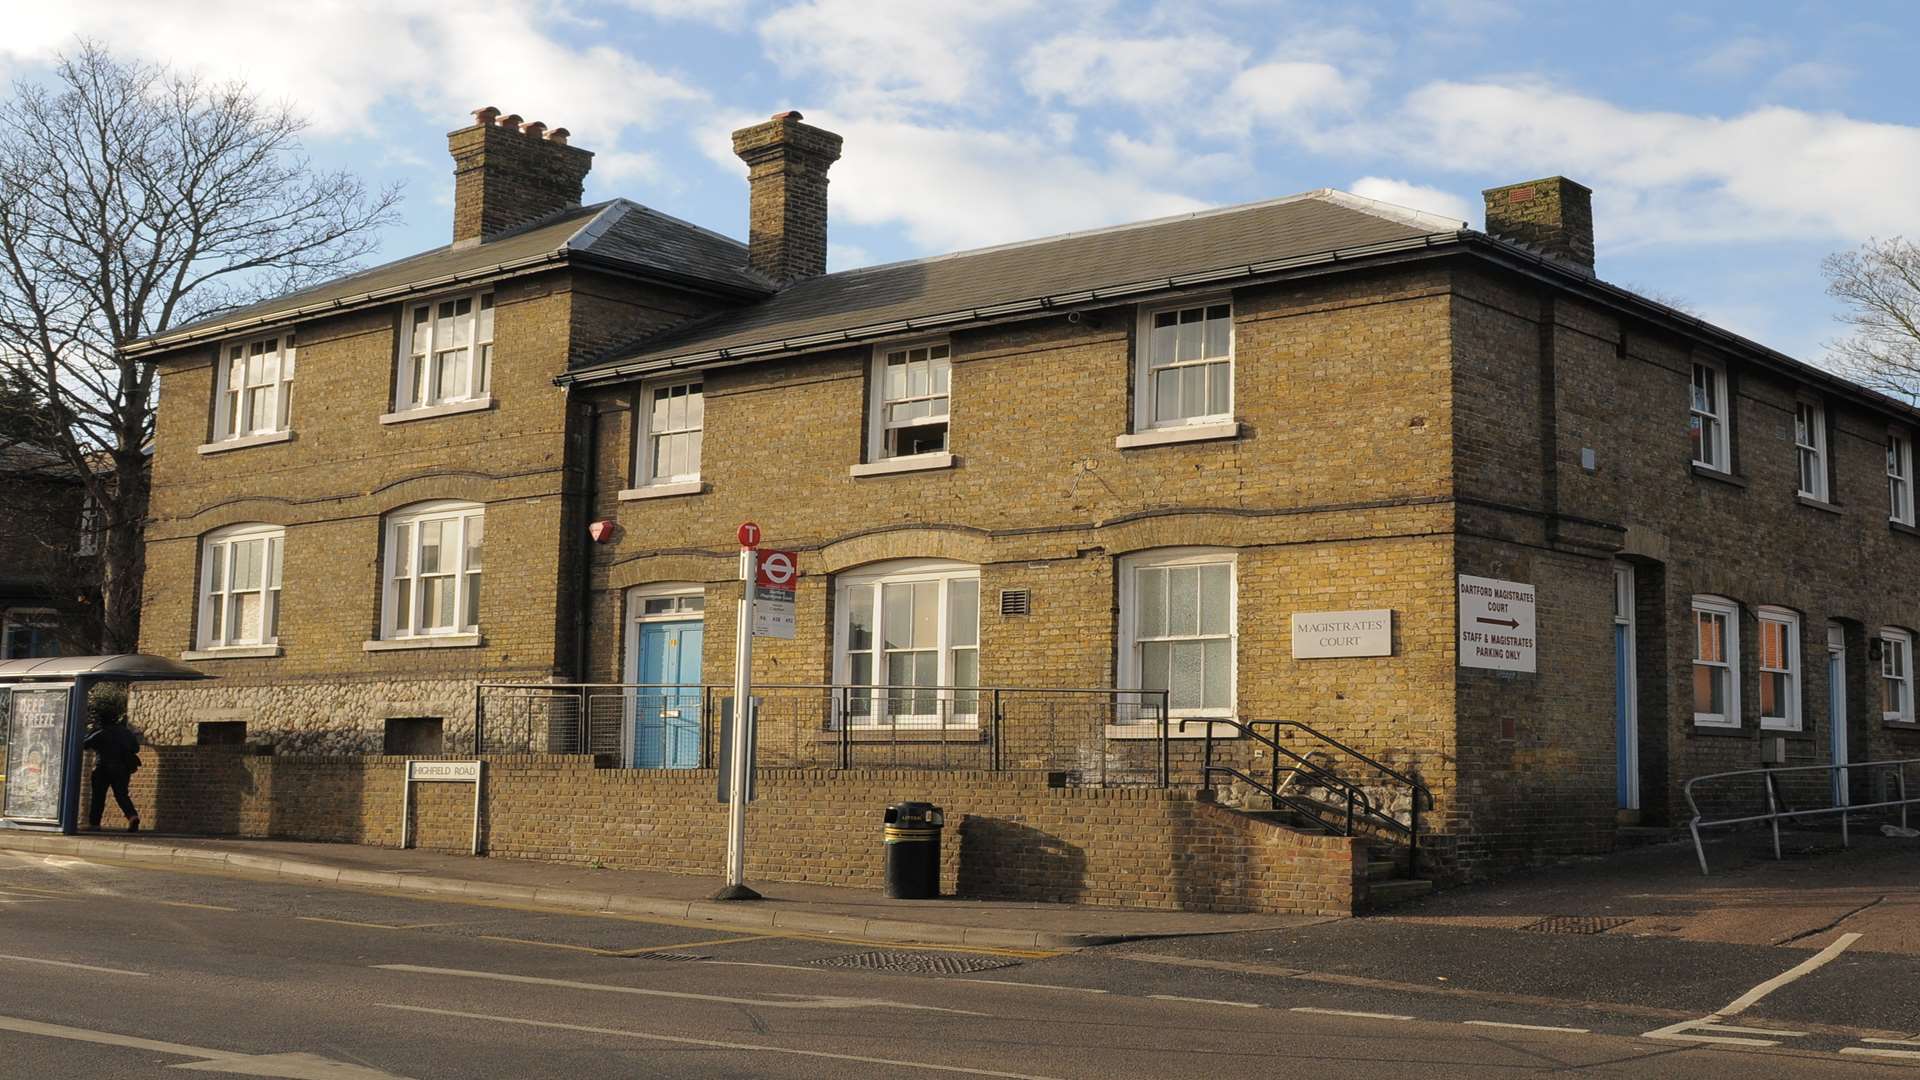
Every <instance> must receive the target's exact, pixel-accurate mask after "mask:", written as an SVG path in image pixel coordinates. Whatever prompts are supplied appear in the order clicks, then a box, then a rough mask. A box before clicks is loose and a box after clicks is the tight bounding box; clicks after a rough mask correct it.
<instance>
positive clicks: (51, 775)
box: [6, 687, 73, 821]
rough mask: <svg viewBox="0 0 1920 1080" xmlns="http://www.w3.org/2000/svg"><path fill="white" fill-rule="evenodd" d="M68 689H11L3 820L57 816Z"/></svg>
mask: <svg viewBox="0 0 1920 1080" xmlns="http://www.w3.org/2000/svg"><path fill="white" fill-rule="evenodd" d="M72 692H73V691H72V690H71V689H70V688H68V687H61V688H60V689H58V690H39V689H35V690H28V689H24V688H18V689H15V690H14V691H13V702H12V708H11V710H9V711H10V712H11V714H12V715H11V716H9V717H8V725H7V727H8V732H7V759H8V760H7V794H6V800H7V801H6V816H7V817H10V818H18V819H20V820H23V821H57V820H59V818H60V778H61V776H62V775H64V773H65V766H66V752H67V740H66V733H67V699H68V695H69V694H71V693H72Z"/></svg>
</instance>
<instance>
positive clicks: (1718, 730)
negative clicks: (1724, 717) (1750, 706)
mask: <svg viewBox="0 0 1920 1080" xmlns="http://www.w3.org/2000/svg"><path fill="white" fill-rule="evenodd" d="M1687 734H1689V735H1706V736H1710V737H1713V738H1720V739H1748V740H1751V739H1752V738H1753V732H1751V731H1749V730H1747V728H1746V726H1745V725H1732V726H1728V725H1723V724H1703V723H1701V722H1700V721H1698V720H1695V721H1694V722H1693V726H1692V727H1691V728H1690V729H1689V730H1688V732H1687Z"/></svg>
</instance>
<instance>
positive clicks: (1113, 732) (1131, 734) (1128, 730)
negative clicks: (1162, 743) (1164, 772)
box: [1105, 717, 1240, 740]
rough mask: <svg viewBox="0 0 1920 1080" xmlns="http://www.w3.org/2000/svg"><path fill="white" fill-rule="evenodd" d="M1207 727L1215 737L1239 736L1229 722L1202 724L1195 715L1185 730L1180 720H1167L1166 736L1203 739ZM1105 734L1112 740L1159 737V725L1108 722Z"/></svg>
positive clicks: (1230, 737) (1237, 730) (1229, 737)
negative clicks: (1182, 728) (1181, 728)
mask: <svg viewBox="0 0 1920 1080" xmlns="http://www.w3.org/2000/svg"><path fill="white" fill-rule="evenodd" d="M1208 728H1212V729H1213V737H1214V738H1216V739H1237V738H1239V737H1240V729H1239V728H1237V727H1234V726H1233V725H1231V724H1224V723H1211V724H1202V723H1201V722H1200V718H1199V717H1195V718H1194V719H1193V721H1192V722H1191V723H1189V724H1188V725H1187V729H1186V730H1185V731H1182V730H1180V721H1178V720H1169V721H1168V722H1167V738H1169V739H1204V738H1206V737H1207V729H1208ZM1105 734H1106V737H1107V738H1109V739H1114V740H1126V739H1158V738H1159V737H1160V725H1159V724H1158V723H1155V722H1151V721H1149V722H1145V723H1137V724H1108V725H1106V731H1105Z"/></svg>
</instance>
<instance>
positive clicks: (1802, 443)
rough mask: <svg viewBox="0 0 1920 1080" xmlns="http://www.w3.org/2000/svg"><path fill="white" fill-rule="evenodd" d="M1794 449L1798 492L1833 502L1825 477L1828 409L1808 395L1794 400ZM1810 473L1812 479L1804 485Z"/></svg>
mask: <svg viewBox="0 0 1920 1080" xmlns="http://www.w3.org/2000/svg"><path fill="white" fill-rule="evenodd" d="M1809 440H1810V441H1809ZM1793 452H1794V453H1793V456H1794V467H1795V469H1796V470H1797V471H1798V473H1799V479H1798V481H1797V483H1798V485H1799V486H1798V489H1797V494H1799V496H1800V497H1801V498H1803V499H1812V500H1814V501H1815V502H1830V501H1832V496H1831V488H1832V483H1831V481H1830V480H1829V479H1828V476H1827V409H1826V406H1825V405H1823V404H1821V403H1820V402H1818V401H1814V400H1813V399H1811V398H1801V399H1799V400H1798V401H1795V402H1794V403H1793ZM1809 461H1811V465H1809ZM1809 476H1811V477H1812V479H1813V485H1812V486H1811V487H1809V486H1808V485H1807V479H1808V477H1809Z"/></svg>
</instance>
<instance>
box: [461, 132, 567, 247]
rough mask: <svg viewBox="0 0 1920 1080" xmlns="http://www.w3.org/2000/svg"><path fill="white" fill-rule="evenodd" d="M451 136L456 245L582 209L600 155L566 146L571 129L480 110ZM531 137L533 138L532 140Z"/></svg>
mask: <svg viewBox="0 0 1920 1080" xmlns="http://www.w3.org/2000/svg"><path fill="white" fill-rule="evenodd" d="M473 119H474V123H473V125H472V126H471V127H464V128H461V129H460V130H458V131H454V132H450V133H448V135H447V151H448V153H450V154H452V155H453V242H454V246H456V247H463V246H467V245H472V244H478V243H481V242H482V241H485V240H488V239H491V238H492V237H494V236H495V235H497V234H499V233H502V232H505V231H506V230H508V229H511V228H514V227H515V226H519V225H524V224H526V223H527V222H530V221H535V220H538V219H540V218H543V217H546V216H548V215H550V214H554V213H558V212H559V211H562V210H571V209H574V208H577V207H578V206H579V205H580V198H581V195H582V194H583V191H584V188H585V185H586V178H587V171H588V170H589V169H591V168H593V155H592V154H591V153H588V152H587V151H585V150H582V149H580V148H579V147H577V146H568V145H567V131H566V129H565V128H554V129H552V130H548V129H547V127H546V125H545V124H542V123H540V122H538V121H535V122H534V123H531V124H528V125H526V126H525V127H522V126H521V122H520V117H519V116H518V115H508V116H501V115H500V110H499V109H496V108H493V107H492V106H488V107H487V108H484V109H476V110H474V113H473ZM527 136H531V138H529V137H527Z"/></svg>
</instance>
